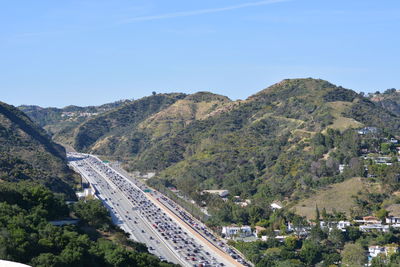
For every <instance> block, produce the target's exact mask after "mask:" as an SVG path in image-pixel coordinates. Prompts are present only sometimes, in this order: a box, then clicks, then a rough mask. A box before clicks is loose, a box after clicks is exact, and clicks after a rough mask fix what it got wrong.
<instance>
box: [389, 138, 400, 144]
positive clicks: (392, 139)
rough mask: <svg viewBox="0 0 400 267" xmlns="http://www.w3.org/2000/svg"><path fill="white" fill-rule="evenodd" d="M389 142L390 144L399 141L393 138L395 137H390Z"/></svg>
mask: <svg viewBox="0 0 400 267" xmlns="http://www.w3.org/2000/svg"><path fill="white" fill-rule="evenodd" d="M389 141H390V143H392V144H397V143H398V142H399V141H398V140H397V139H395V138H390V140H389Z"/></svg>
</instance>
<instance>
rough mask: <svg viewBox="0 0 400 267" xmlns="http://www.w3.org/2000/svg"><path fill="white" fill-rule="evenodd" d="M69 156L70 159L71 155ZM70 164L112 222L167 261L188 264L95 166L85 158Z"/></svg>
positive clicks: (72, 161)
mask: <svg viewBox="0 0 400 267" xmlns="http://www.w3.org/2000/svg"><path fill="white" fill-rule="evenodd" d="M70 158H71V159H72V157H70ZM73 158H74V159H76V158H77V157H76V156H75V157H73ZM70 164H71V166H72V167H73V168H74V169H75V170H77V171H78V172H79V173H80V174H81V175H82V176H83V177H84V178H85V179H86V180H87V181H88V182H89V183H90V184H91V185H92V187H94V188H95V189H96V191H97V192H98V194H97V196H98V198H99V199H100V200H102V201H103V203H104V204H105V206H106V207H107V208H108V209H109V210H110V212H111V216H112V218H113V221H114V223H116V224H117V225H119V226H120V227H121V228H122V229H123V230H124V231H126V232H127V233H129V234H131V238H132V239H133V240H135V241H138V242H142V243H145V244H146V245H147V247H148V248H149V250H150V252H151V253H153V254H155V255H157V256H161V257H163V258H165V259H166V260H167V261H170V262H174V263H177V264H181V265H184V266H185V265H186V266H188V264H187V263H185V262H183V261H182V260H181V259H180V257H179V255H175V253H173V252H172V251H171V250H170V249H169V248H168V247H167V246H166V245H165V242H164V240H162V239H160V238H159V237H157V236H156V234H155V233H154V230H153V229H152V228H151V227H150V226H149V225H148V223H147V221H145V220H144V219H143V218H142V216H141V214H139V212H138V210H137V208H135V207H134V205H132V203H131V202H130V201H129V200H128V199H126V198H125V196H124V195H123V194H122V193H121V192H120V191H119V190H118V189H117V188H116V186H115V185H113V184H112V183H108V182H107V181H106V180H105V179H104V178H103V177H102V176H101V175H100V173H99V172H98V171H97V170H96V169H95V168H93V167H92V166H91V165H90V164H87V162H85V159H82V158H80V159H79V160H71V161H70ZM151 248H154V249H151Z"/></svg>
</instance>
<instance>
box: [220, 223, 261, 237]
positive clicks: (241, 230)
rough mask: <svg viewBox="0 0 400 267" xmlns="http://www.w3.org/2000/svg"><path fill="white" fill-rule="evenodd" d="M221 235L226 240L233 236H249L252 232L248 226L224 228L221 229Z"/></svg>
mask: <svg viewBox="0 0 400 267" xmlns="http://www.w3.org/2000/svg"><path fill="white" fill-rule="evenodd" d="M222 234H223V235H225V237H227V238H232V237H234V236H240V237H247V236H251V235H252V234H253V232H252V231H251V227H250V226H247V225H245V226H241V227H239V226H224V227H222Z"/></svg>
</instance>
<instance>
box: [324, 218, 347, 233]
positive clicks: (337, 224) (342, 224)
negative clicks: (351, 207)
mask: <svg viewBox="0 0 400 267" xmlns="http://www.w3.org/2000/svg"><path fill="white" fill-rule="evenodd" d="M319 223H320V227H321V228H328V230H329V232H330V231H332V230H333V229H335V228H337V229H339V230H341V231H342V232H346V227H349V226H350V225H351V223H350V222H349V221H338V222H324V221H321V222H319Z"/></svg>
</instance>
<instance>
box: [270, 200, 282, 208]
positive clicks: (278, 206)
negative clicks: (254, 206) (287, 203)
mask: <svg viewBox="0 0 400 267" xmlns="http://www.w3.org/2000/svg"><path fill="white" fill-rule="evenodd" d="M270 207H271V209H272V210H280V209H282V206H281V205H280V204H278V203H276V202H272V203H271V205H270Z"/></svg>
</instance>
